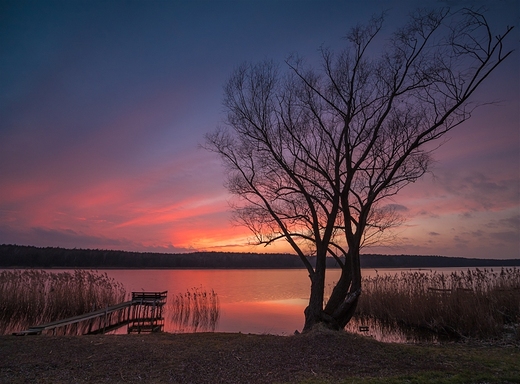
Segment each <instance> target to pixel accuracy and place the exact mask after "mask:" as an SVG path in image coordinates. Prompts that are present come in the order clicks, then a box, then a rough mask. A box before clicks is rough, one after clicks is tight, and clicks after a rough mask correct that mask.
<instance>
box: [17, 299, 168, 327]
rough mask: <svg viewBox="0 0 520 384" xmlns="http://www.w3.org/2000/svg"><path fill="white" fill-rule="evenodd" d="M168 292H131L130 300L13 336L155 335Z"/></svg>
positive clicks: (160, 323) (162, 323)
mask: <svg viewBox="0 0 520 384" xmlns="http://www.w3.org/2000/svg"><path fill="white" fill-rule="evenodd" d="M167 294H168V291H164V292H132V300H129V301H125V302H123V303H120V304H116V305H112V306H110V307H107V308H105V309H99V310H97V311H93V312H89V313H86V314H83V315H79V316H74V317H70V318H68V319H64V320H58V321H53V322H51V323H47V324H41V325H36V326H32V327H30V328H29V329H27V330H25V331H20V332H15V333H14V335H19V336H23V335H41V334H52V335H69V334H73V335H92V334H99V333H106V332H109V331H112V330H114V329H117V328H121V327H123V326H125V325H128V327H127V332H128V333H144V332H159V331H162V330H163V329H164V316H163V307H164V305H165V304H166V297H167Z"/></svg>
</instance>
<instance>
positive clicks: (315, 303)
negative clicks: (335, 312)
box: [303, 252, 326, 332]
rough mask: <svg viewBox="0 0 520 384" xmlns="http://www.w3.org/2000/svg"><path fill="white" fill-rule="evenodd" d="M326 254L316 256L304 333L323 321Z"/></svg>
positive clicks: (306, 309)
mask: <svg viewBox="0 0 520 384" xmlns="http://www.w3.org/2000/svg"><path fill="white" fill-rule="evenodd" d="M325 269H326V253H325V252H321V253H319V254H317V255H316V268H315V271H314V273H313V274H312V275H311V276H310V278H311V295H310V297H309V305H308V306H307V308H305V324H304V326H303V332H307V331H310V330H311V329H312V328H313V327H314V326H315V325H316V324H318V323H321V322H322V321H323V316H322V314H323V295H324V291H325Z"/></svg>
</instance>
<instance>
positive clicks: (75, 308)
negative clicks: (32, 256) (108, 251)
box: [0, 270, 126, 334]
mask: <svg viewBox="0 0 520 384" xmlns="http://www.w3.org/2000/svg"><path fill="white" fill-rule="evenodd" d="M125 295H126V292H125V289H124V287H123V286H122V284H121V283H119V282H116V281H115V280H114V279H112V278H110V277H108V275H107V274H106V273H105V274H99V273H97V272H91V271H80V270H76V271H74V272H47V271H42V270H9V271H2V272H0V334H7V333H10V332H12V331H15V330H20V329H23V328H27V327H29V326H32V325H37V324H41V323H47V322H51V321H55V320H60V319H65V318H68V317H72V316H77V315H81V314H84V313H87V312H90V311H94V310H96V309H100V308H105V307H107V306H109V305H113V304H117V303H119V302H122V301H124V299H125Z"/></svg>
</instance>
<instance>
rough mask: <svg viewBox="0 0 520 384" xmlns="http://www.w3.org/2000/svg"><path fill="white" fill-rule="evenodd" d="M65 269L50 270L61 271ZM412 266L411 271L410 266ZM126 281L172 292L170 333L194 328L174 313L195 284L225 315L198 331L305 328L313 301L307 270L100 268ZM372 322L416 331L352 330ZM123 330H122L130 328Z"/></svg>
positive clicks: (133, 287)
mask: <svg viewBox="0 0 520 384" xmlns="http://www.w3.org/2000/svg"><path fill="white" fill-rule="evenodd" d="M459 270H467V268H437V269H435V271H437V272H439V273H451V272H453V271H459ZM58 271H61V270H49V272H58ZM401 271H403V270H402V269H380V270H378V271H376V270H373V269H364V270H362V275H363V276H374V275H376V273H379V275H382V274H395V273H399V272H401ZM408 271H409V270H408ZM97 272H99V273H106V274H107V275H108V276H109V277H112V278H114V279H115V280H117V281H119V282H120V283H122V284H123V285H124V287H125V289H126V291H127V295H128V296H130V293H131V292H140V291H168V304H167V306H166V311H165V316H164V317H165V328H164V330H165V331H166V332H173V333H174V332H193V331H194V329H193V327H189V326H186V324H184V325H179V324H178V323H176V321H175V320H174V318H173V313H174V310H173V308H174V304H173V298H174V297H175V296H177V295H179V294H184V293H186V292H187V291H189V290H190V291H192V292H193V289H196V290H197V291H198V292H202V291H207V292H210V291H212V290H213V291H214V292H215V293H216V294H217V295H218V299H219V306H220V316H219V319H218V322H217V323H216V324H213V326H212V327H210V328H208V327H204V326H202V327H201V326H199V327H198V328H197V329H196V330H197V331H216V332H242V333H255V334H277V335H290V334H293V333H294V332H295V331H296V330H298V331H301V329H302V327H303V322H304V315H303V311H304V309H305V307H306V306H307V303H308V298H309V290H310V281H309V277H308V273H307V271H306V270H304V269H294V270H291V269H280V270H277V269H274V270H273V269H262V270H114V269H109V270H97ZM339 276H340V271H339V270H330V271H328V272H327V278H326V289H325V295H326V296H327V294H328V293H330V292H331V290H332V286H333V283H334V282H335V281H337V280H338V279H339ZM361 325H364V326H369V331H368V332H364V334H365V335H369V336H372V337H374V338H375V339H377V340H381V341H390V342H407V341H411V339H413V338H414V337H413V335H410V334H408V335H406V334H403V333H400V332H399V331H396V330H389V329H382V328H381V327H380V326H378V325H377V324H373V323H372V324H359V323H355V322H351V324H349V326H348V329H349V330H350V331H353V332H359V326H361ZM125 332H126V328H125V329H121V330H120V331H119V332H118V333H125Z"/></svg>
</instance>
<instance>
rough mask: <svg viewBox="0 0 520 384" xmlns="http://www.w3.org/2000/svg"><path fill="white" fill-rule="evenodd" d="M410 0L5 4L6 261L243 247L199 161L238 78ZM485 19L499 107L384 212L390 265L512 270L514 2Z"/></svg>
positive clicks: (391, 16)
mask: <svg viewBox="0 0 520 384" xmlns="http://www.w3.org/2000/svg"><path fill="white" fill-rule="evenodd" d="M416 4H418V2H417V1H415V0H409V1H404V0H364V1H357V0H355V1H354V0H343V1H327V0H325V1H321V0H309V1H307V0H281V1H271V0H269V1H268V0H249V1H247V0H243V1H220V0H214V1H144V0H142V1H99V2H98V1H19V0H16V1H5V0H0V244H2V243H5V244H20V245H35V246H59V247H67V248H74V247H75V248H99V249H119V250H128V251H158V252H187V251H195V250H209V251H246V252H250V251H253V252H280V251H283V252H285V251H290V249H289V248H288V247H287V246H286V244H284V243H280V245H279V246H271V247H267V248H257V247H253V246H250V245H248V238H249V236H250V234H249V233H248V232H247V230H246V229H244V228H240V227H234V226H232V225H231V224H230V221H229V219H230V211H229V201H230V195H229V194H228V193H227V191H226V189H225V188H224V186H223V182H224V179H225V172H224V169H223V168H222V166H221V164H220V160H219V159H218V158H217V157H216V156H215V155H214V154H212V153H209V152H208V151H206V150H204V149H201V148H200V145H201V144H203V143H204V135H205V134H206V133H207V132H210V131H212V130H214V129H215V128H216V127H217V126H218V125H219V124H221V123H222V121H223V119H224V113H223V107H222V95H223V85H224V83H225V82H226V79H227V78H228V77H229V75H230V74H231V72H232V71H233V68H235V67H236V66H238V65H239V64H240V63H242V62H244V61H251V62H257V61H260V60H263V59H266V58H270V59H273V60H274V61H276V62H278V63H280V65H282V66H283V65H284V64H283V60H284V59H285V58H286V57H287V56H288V55H289V54H291V53H298V54H300V55H301V56H304V57H306V58H308V59H309V60H310V61H313V60H317V58H318V51H317V50H318V48H319V47H320V46H322V45H324V46H329V47H333V48H336V49H339V48H341V47H342V45H343V44H344V40H343V36H345V34H346V32H347V31H348V30H349V28H351V27H352V26H355V25H356V24H358V23H362V22H365V21H367V20H368V19H369V18H370V16H371V15H373V14H374V13H379V12H381V11H383V10H385V9H386V10H388V16H387V23H386V24H385V29H384V31H383V32H384V33H386V34H389V33H390V32H392V30H393V28H394V26H395V25H398V24H400V23H402V22H403V21H404V20H406V15H407V14H408V12H410V11H412V10H413V9H414V7H415V6H416ZM421 4H422V5H425V6H426V5H427V6H435V7H439V6H450V7H452V8H460V7H464V6H481V5H486V6H487V8H488V10H487V11H486V12H485V14H486V15H487V16H488V19H489V21H490V24H491V25H492V27H494V30H495V32H496V33H497V34H498V33H502V32H503V31H504V30H505V28H506V26H508V25H510V26H511V25H514V26H515V29H514V30H513V33H512V36H511V37H510V38H509V40H508V41H509V44H510V45H509V48H510V49H515V52H514V53H513V55H512V56H511V57H510V58H509V59H508V60H507V61H506V62H505V63H504V65H503V66H502V67H501V68H500V69H499V71H498V72H496V73H494V74H493V75H492V77H491V78H490V79H489V81H488V82H487V83H486V84H485V85H484V87H482V88H481V90H480V92H478V93H477V94H476V95H475V99H474V101H480V102H489V101H496V103H494V104H493V105H486V106H483V107H481V108H480V109H478V110H477V112H475V113H474V115H473V117H472V118H471V119H470V120H469V121H468V122H466V123H465V124H463V125H462V126H460V127H458V128H457V129H456V130H455V131H453V132H452V133H450V134H449V136H447V137H446V142H445V143H444V145H443V146H442V147H440V148H439V149H438V150H437V151H436V153H435V156H434V157H435V160H436V161H435V164H434V165H433V168H432V171H433V173H432V174H427V175H426V176H425V177H424V178H423V179H421V180H420V181H418V182H417V183H415V184H414V185H411V186H409V187H407V188H406V189H404V190H403V191H401V193H400V194H399V195H397V196H396V197H395V198H394V199H393V200H392V201H391V202H392V203H395V204H399V205H400V206H402V209H401V212H402V214H403V215H404V216H405V217H406V218H407V220H406V222H405V223H404V224H403V225H402V226H401V227H400V228H399V229H398V230H397V233H398V239H397V241H396V242H395V243H394V244H392V245H389V246H380V247H375V248H372V249H365V250H364V252H373V253H386V254H422V255H432V254H433V255H445V256H463V257H478V258H518V257H520V116H519V109H520V99H519V89H520V78H519V72H520V25H519V24H520V22H519V18H520V11H519V7H520V5H519V4H520V3H519V2H518V0H496V1H489V0H488V1H478V0H475V1H469V0H468V1H466V0H459V1H457V0H451V1H450V0H447V1H441V0H424V1H421Z"/></svg>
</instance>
